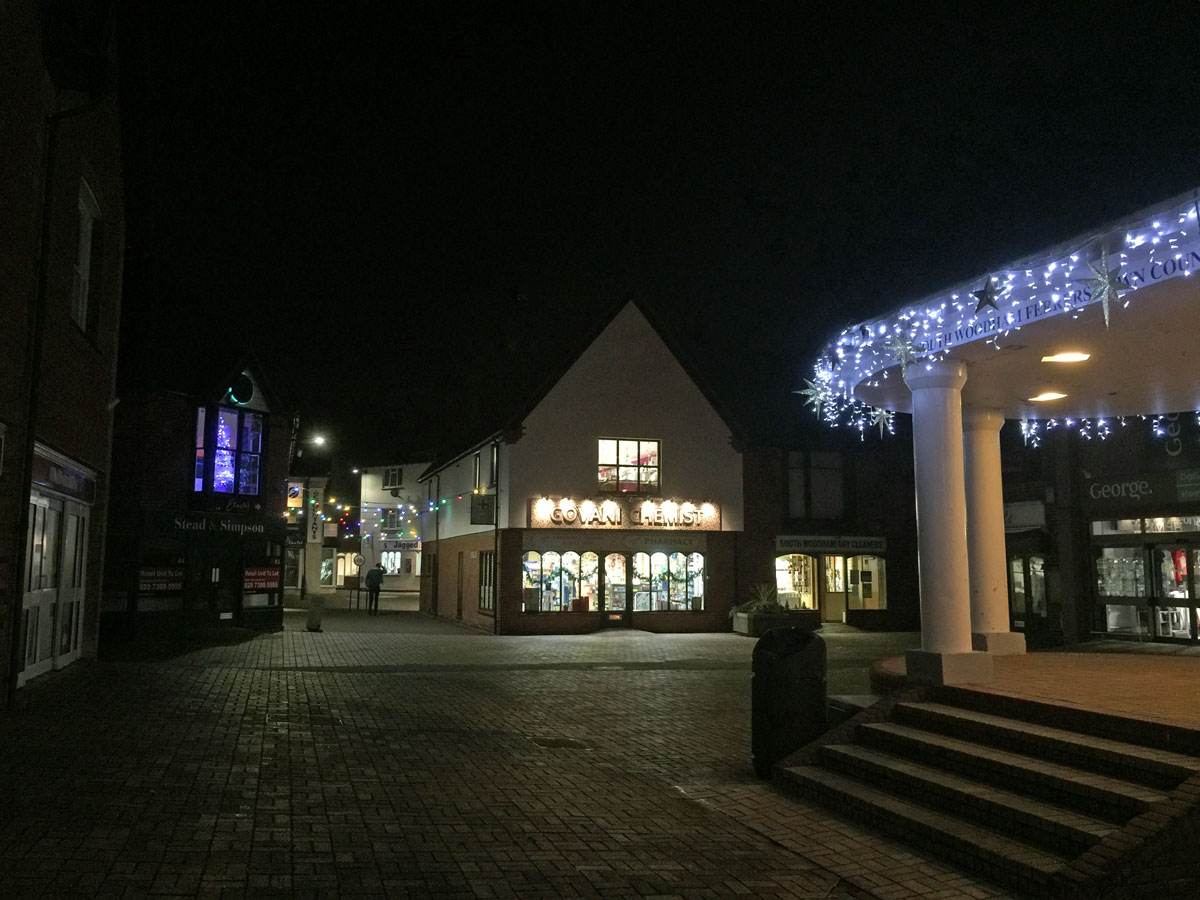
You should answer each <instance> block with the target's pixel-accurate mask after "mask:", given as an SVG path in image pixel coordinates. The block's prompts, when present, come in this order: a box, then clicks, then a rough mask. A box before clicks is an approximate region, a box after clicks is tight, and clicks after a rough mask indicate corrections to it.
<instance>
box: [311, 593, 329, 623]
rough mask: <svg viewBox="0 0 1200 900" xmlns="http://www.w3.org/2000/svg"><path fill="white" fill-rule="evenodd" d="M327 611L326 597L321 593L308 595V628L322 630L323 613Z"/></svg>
mask: <svg viewBox="0 0 1200 900" xmlns="http://www.w3.org/2000/svg"><path fill="white" fill-rule="evenodd" d="M324 612H325V598H324V597H322V596H320V595H319V594H309V595H308V626H307V627H308V630H309V631H320V630H321V615H322V614H323V613H324Z"/></svg>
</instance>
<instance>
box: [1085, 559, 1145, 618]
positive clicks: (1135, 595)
mask: <svg viewBox="0 0 1200 900" xmlns="http://www.w3.org/2000/svg"><path fill="white" fill-rule="evenodd" d="M1095 554H1096V557H1095V558H1096V596H1097V597H1098V598H1099V601H1100V603H1101V607H1100V609H1101V613H1102V615H1103V617H1104V620H1103V626H1102V627H1103V630H1104V631H1106V632H1108V633H1109V634H1128V635H1144V634H1147V633H1148V632H1149V630H1150V625H1149V622H1148V620H1147V613H1148V610H1147V606H1146V603H1147V598H1148V596H1149V594H1148V591H1147V583H1146V551H1145V547H1144V545H1140V546H1124V547H1096V548H1095Z"/></svg>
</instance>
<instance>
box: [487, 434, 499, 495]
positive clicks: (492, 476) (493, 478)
mask: <svg viewBox="0 0 1200 900" xmlns="http://www.w3.org/2000/svg"><path fill="white" fill-rule="evenodd" d="M499 483H500V445H499V444H496V443H494V444H492V467H491V471H490V472H489V473H488V487H495V486H496V485H498V484H499Z"/></svg>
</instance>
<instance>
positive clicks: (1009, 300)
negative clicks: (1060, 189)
mask: <svg viewBox="0 0 1200 900" xmlns="http://www.w3.org/2000/svg"><path fill="white" fill-rule="evenodd" d="M1198 196H1200V191H1197V192H1196V194H1194V195H1193V196H1188V197H1183V196H1181V197H1176V198H1174V199H1172V200H1170V201H1167V202H1166V203H1164V204H1162V206H1161V207H1159V208H1157V209H1156V210H1155V211H1153V212H1150V213H1142V214H1139V215H1138V216H1137V217H1135V218H1133V219H1131V220H1130V221H1129V222H1128V223H1124V224H1122V225H1121V226H1120V227H1114V228H1109V229H1105V230H1104V231H1102V232H1098V233H1095V234H1091V235H1088V236H1085V237H1082V238H1079V239H1077V240H1075V241H1074V242H1072V243H1071V244H1068V245H1064V246H1062V247H1059V248H1057V249H1055V250H1053V251H1051V252H1050V253H1047V254H1045V255H1043V256H1041V257H1038V258H1036V259H1030V260H1026V261H1023V262H1020V263H1018V264H1014V265H1013V266H1010V267H1005V268H1004V269H1003V270H1002V271H999V272H992V273H989V274H987V275H986V276H984V277H983V278H982V281H981V280H980V279H978V278H977V279H972V281H971V282H969V283H967V284H964V285H960V286H956V287H955V288H952V289H950V290H947V291H945V292H942V293H939V294H935V295H933V296H931V297H927V298H925V299H924V300H921V301H919V302H918V303H916V304H913V305H912V306H909V307H906V308H903V309H900V310H898V311H895V312H893V313H892V314H890V315H888V316H886V317H884V318H880V319H875V320H872V321H868V322H862V323H859V324H856V325H852V326H850V327H848V328H846V329H845V330H843V331H842V332H841V334H839V335H838V337H837V338H835V339H834V340H833V341H832V342H830V344H829V345H828V346H827V347H826V348H825V350H824V351H823V352H822V353H821V355H820V357H819V358H818V360H817V362H816V363H815V364H814V366H813V372H814V377H813V379H811V380H809V379H805V387H804V388H803V389H801V390H798V391H796V392H795V393H798V394H801V395H802V396H804V398H805V401H804V402H805V405H806V406H812V407H813V409H814V411H815V412H816V414H817V415H818V416H819V417H820V418H821V419H823V420H824V421H825V422H826V423H828V424H829V425H830V426H832V427H841V426H849V427H852V428H857V429H858V431H859V433H860V435H864V434H865V432H866V430H867V429H868V428H871V427H878V428H879V429H880V433H881V434H882V433H883V431H885V430H886V431H889V432H891V431H893V428H892V419H891V416H892V415H893V414H892V413H891V412H890V411H887V410H881V409H876V408H875V407H873V406H871V405H869V404H866V403H864V402H863V401H862V400H860V399H859V398H858V397H856V396H855V393H854V392H855V390H857V389H859V388H863V387H876V386H878V385H880V384H881V383H882V382H883V381H884V380H885V379H887V378H888V377H889V374H891V375H892V376H893V377H894V375H895V373H890V372H889V370H890V369H892V368H893V367H895V366H898V367H899V368H900V374H901V377H903V376H904V375H906V374H907V369H908V367H909V366H910V365H914V364H917V363H919V362H935V361H938V360H941V359H943V358H945V357H946V356H947V354H948V353H949V352H950V351H951V350H952V349H953V348H954V347H959V346H962V345H965V344H969V343H974V342H977V341H984V342H986V343H987V344H990V345H992V346H993V347H996V349H999V342H1000V341H1002V340H1003V339H1004V338H1005V337H1007V336H1008V335H1010V334H1012V333H1013V332H1017V331H1020V330H1021V328H1022V327H1024V326H1026V325H1029V324H1031V323H1032V322H1034V321H1040V320H1042V319H1047V318H1050V317H1055V316H1062V315H1069V316H1071V317H1072V318H1078V317H1079V315H1080V313H1081V311H1082V310H1084V309H1086V308H1087V307H1089V306H1092V305H1096V304H1098V305H1100V307H1101V309H1102V310H1103V314H1104V321H1105V326H1106V327H1107V326H1108V325H1109V324H1110V305H1111V304H1113V303H1119V304H1121V307H1122V308H1126V307H1128V306H1129V305H1130V303H1131V302H1132V301H1133V300H1134V298H1136V296H1137V292H1138V291H1139V289H1140V288H1142V287H1145V286H1146V285H1149V284H1155V283H1158V282H1162V281H1167V280H1171V279H1175V278H1190V277H1192V274H1193V272H1196V271H1198V270H1200V222H1198V221H1197V219H1198V215H1197V210H1198V203H1197V197H1198ZM1118 244H1119V245H1120V249H1119V250H1115V249H1114V248H1115V247H1116V245H1118ZM1122 294H1124V296H1121V295H1122ZM1130 418H1135V419H1136V418H1145V417H1136V416H1134V417H1130ZM1161 418H1162V417H1161V416H1160V417H1158V419H1156V420H1155V422H1156V423H1159V421H1160V420H1161ZM1197 420H1198V421H1200V411H1198V412H1197ZM1124 424H1125V420H1124V419H1123V418H1116V419H1113V418H1108V419H1089V418H1081V419H1075V418H1071V419H1065V418H1057V419H1049V420H1042V421H1040V422H1039V421H1036V420H1030V419H1026V420H1022V428H1021V430H1022V434H1023V435H1024V436H1025V438H1026V440H1027V441H1028V442H1030V443H1031V444H1035V445H1036V443H1037V442H1038V441H1039V440H1040V437H1041V435H1042V434H1044V433H1045V432H1047V431H1051V430H1054V429H1055V428H1062V427H1071V428H1075V429H1077V430H1078V431H1079V432H1080V434H1081V435H1082V436H1083V437H1085V438H1087V439H1091V438H1099V439H1103V438H1104V437H1106V436H1107V435H1108V434H1110V433H1111V431H1112V429H1113V427H1114V425H1115V426H1118V427H1119V426H1120V425H1124ZM1154 433H1155V434H1156V435H1159V436H1162V435H1163V434H1165V430H1164V429H1163V428H1162V427H1160V425H1159V424H1156V425H1155V426H1154Z"/></svg>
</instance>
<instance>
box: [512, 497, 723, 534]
mask: <svg viewBox="0 0 1200 900" xmlns="http://www.w3.org/2000/svg"><path fill="white" fill-rule="evenodd" d="M529 527H530V528H551V529H568V528H581V529H604V528H624V529H633V530H639V531H641V530H647V531H649V530H663V531H720V530H721V510H720V508H719V507H718V506H717V505H716V504H713V503H707V502H705V503H695V502H693V501H690V500H650V499H644V498H639V497H605V498H597V499H586V500H575V499H574V498H572V497H557V498H553V497H541V498H538V499H536V500H530V501H529Z"/></svg>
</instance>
